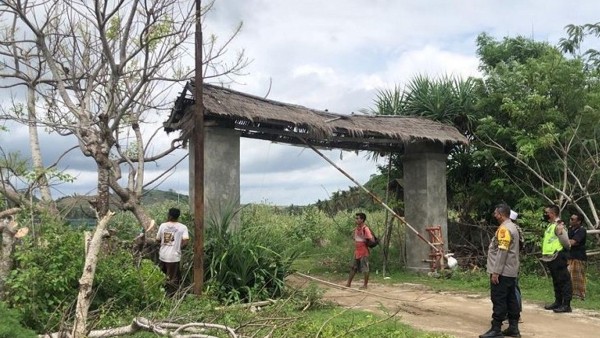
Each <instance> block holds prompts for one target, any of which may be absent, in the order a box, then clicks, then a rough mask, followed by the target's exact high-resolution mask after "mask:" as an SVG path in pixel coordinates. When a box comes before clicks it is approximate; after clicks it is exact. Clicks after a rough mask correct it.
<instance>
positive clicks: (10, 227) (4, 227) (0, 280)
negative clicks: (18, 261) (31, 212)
mask: <svg viewBox="0 0 600 338" xmlns="http://www.w3.org/2000/svg"><path fill="white" fill-rule="evenodd" d="M17 226H18V225H17V223H16V222H15V221H14V219H13V218H12V217H11V219H10V220H8V219H4V220H2V221H0V232H1V233H2V256H0V299H4V296H3V295H4V283H5V281H6V278H8V275H9V274H10V271H11V270H12V267H13V259H12V251H13V247H14V243H15V233H16V231H17Z"/></svg>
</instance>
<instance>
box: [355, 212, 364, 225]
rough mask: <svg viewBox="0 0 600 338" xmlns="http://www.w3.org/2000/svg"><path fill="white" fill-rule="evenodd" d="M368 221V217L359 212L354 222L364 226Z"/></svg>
mask: <svg viewBox="0 0 600 338" xmlns="http://www.w3.org/2000/svg"><path fill="white" fill-rule="evenodd" d="M366 220H367V215H365V214H364V213H362V212H357V213H356V215H354V222H355V223H356V224H357V225H360V224H363V223H364V222H365V221H366Z"/></svg>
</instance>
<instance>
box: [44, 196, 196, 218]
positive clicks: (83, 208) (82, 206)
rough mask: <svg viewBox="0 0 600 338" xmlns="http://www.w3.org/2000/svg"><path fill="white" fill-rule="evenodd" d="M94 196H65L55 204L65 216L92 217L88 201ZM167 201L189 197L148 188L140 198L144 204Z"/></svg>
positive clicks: (184, 200)
mask: <svg viewBox="0 0 600 338" xmlns="http://www.w3.org/2000/svg"><path fill="white" fill-rule="evenodd" d="M94 197H95V196H84V195H73V196H66V197H62V198H59V199H58V200H56V204H57V206H58V209H59V210H60V211H61V213H62V214H65V215H66V218H70V219H78V218H94V217H95V215H94V212H93V211H92V210H91V208H90V204H89V201H90V200H92V199H93V198H94ZM112 201H115V202H112ZM168 201H173V202H178V203H188V201H189V197H188V196H187V195H182V194H179V193H177V192H175V191H173V190H169V191H163V190H149V191H146V192H144V196H143V198H142V204H144V205H145V206H152V205H154V204H158V203H163V202H168ZM111 205H113V206H114V205H116V197H115V196H111Z"/></svg>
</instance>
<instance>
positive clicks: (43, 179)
mask: <svg viewBox="0 0 600 338" xmlns="http://www.w3.org/2000/svg"><path fill="white" fill-rule="evenodd" d="M27 119H28V124H29V148H30V149H31V161H32V163H33V171H34V172H35V173H36V180H37V183H38V184H39V187H40V196H41V198H42V201H44V203H45V204H52V194H51V193H50V186H49V183H48V176H47V175H46V168H45V167H44V162H43V161H42V151H41V150H40V139H39V136H38V130H37V122H38V121H37V116H36V109H35V90H34V88H33V87H32V86H28V87H27Z"/></svg>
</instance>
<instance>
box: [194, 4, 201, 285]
mask: <svg viewBox="0 0 600 338" xmlns="http://www.w3.org/2000/svg"><path fill="white" fill-rule="evenodd" d="M201 17H202V1H201V0H196V34H195V38H196V42H195V46H196V48H195V49H196V52H195V57H196V74H195V79H194V88H195V93H194V98H195V99H196V106H195V107H194V108H195V109H194V112H195V114H194V131H193V133H192V146H193V147H192V149H194V288H193V292H194V294H196V295H200V294H202V287H203V286H204V104H203V102H202V83H203V81H202V20H201V19H202V18H201Z"/></svg>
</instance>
